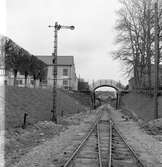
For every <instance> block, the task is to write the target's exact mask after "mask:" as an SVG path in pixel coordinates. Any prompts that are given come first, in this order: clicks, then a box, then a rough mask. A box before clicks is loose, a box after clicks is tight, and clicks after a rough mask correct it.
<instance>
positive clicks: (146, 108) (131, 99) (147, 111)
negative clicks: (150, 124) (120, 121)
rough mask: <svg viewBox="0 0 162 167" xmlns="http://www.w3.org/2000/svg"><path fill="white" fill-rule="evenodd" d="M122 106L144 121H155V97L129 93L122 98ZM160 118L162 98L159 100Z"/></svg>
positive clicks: (161, 115) (160, 114) (161, 114)
mask: <svg viewBox="0 0 162 167" xmlns="http://www.w3.org/2000/svg"><path fill="white" fill-rule="evenodd" d="M122 104H123V105H124V106H125V107H126V108H127V109H128V110H129V109H130V110H132V111H133V112H135V114H136V115H137V116H138V117H139V118H141V119H143V120H144V121H150V120H153V119H154V105H153V97H149V96H145V95H143V94H138V93H129V94H126V95H125V96H124V97H122ZM158 104H159V105H158V111H159V117H161V118H162V96H159V98H158Z"/></svg>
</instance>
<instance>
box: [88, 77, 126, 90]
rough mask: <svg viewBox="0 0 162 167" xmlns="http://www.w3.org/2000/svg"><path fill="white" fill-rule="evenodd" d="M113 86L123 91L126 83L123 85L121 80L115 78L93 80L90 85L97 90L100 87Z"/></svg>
mask: <svg viewBox="0 0 162 167" xmlns="http://www.w3.org/2000/svg"><path fill="white" fill-rule="evenodd" d="M105 86H106V87H111V88H114V89H115V90H116V91H122V90H124V85H122V84H121V83H120V81H119V82H117V81H115V80H112V79H100V80H97V81H95V82H93V83H92V84H91V85H90V89H91V91H95V90H96V89H98V88H100V87H105Z"/></svg>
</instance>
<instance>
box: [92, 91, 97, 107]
mask: <svg viewBox="0 0 162 167" xmlns="http://www.w3.org/2000/svg"><path fill="white" fill-rule="evenodd" d="M91 101H92V109H95V101H96V96H95V92H94V91H93V92H92V93H91Z"/></svg>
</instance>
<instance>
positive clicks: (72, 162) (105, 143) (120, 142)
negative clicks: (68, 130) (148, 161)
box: [59, 112, 144, 167]
mask: <svg viewBox="0 0 162 167" xmlns="http://www.w3.org/2000/svg"><path fill="white" fill-rule="evenodd" d="M102 114H103V113H102V112H100V113H99V114H98V116H97V119H96V121H95V122H94V123H93V125H92V126H91V127H90V129H89V131H88V132H87V133H86V135H84V136H83V137H82V140H81V142H80V143H79V144H78V145H77V147H76V148H75V150H73V152H72V153H70V152H69V153H68V155H70V156H66V157H65V158H64V161H63V162H64V163H63V164H62V165H60V166H59V167H144V165H143V164H142V163H141V161H140V160H139V158H138V157H137V155H136V154H135V152H134V150H133V149H132V148H131V147H130V146H129V145H128V144H127V143H126V140H125V139H124V138H123V137H122V135H121V134H120V132H119V130H118V128H117V127H116V125H115V124H114V123H113V122H112V121H111V120H110V119H109V118H107V119H105V117H104V116H103V115H102Z"/></svg>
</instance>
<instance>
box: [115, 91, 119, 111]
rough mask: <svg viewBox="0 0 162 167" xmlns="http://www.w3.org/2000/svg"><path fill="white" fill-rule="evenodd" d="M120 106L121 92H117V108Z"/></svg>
mask: <svg viewBox="0 0 162 167" xmlns="http://www.w3.org/2000/svg"><path fill="white" fill-rule="evenodd" d="M119 107H120V92H119V91H118V92H117V97H116V109H118V108H119Z"/></svg>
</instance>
